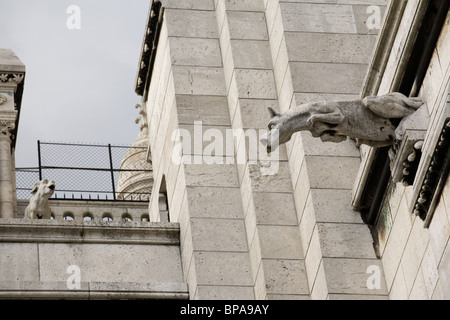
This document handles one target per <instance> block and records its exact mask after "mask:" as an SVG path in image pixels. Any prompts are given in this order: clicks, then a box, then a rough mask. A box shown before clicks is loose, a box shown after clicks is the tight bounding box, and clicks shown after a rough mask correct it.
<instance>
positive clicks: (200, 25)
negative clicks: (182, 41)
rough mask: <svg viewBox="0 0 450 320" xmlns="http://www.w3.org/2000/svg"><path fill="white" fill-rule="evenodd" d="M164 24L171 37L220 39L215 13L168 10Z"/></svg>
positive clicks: (165, 11) (165, 12) (165, 13)
mask: <svg viewBox="0 0 450 320" xmlns="http://www.w3.org/2000/svg"><path fill="white" fill-rule="evenodd" d="M164 24H166V25H167V30H168V35H169V37H188V38H189V37H192V38H219V34H218V32H217V21H216V15H215V12H214V11H201V10H179V9H170V8H167V9H166V10H164ZM186 26H189V27H186Z"/></svg>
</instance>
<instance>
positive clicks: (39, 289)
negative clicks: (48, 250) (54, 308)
mask: <svg viewBox="0 0 450 320" xmlns="http://www.w3.org/2000/svg"><path fill="white" fill-rule="evenodd" d="M5 298H7V299H32V298H37V299H58V300H59V299H188V298H189V294H188V288H187V284H185V283H169V282H157V283H135V282H93V281H92V282H83V281H82V282H81V283H80V289H72V290H70V289H68V288H67V283H66V282H63V281H20V282H18V281H14V282H12V281H0V299H5Z"/></svg>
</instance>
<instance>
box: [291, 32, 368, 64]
mask: <svg viewBox="0 0 450 320" xmlns="http://www.w3.org/2000/svg"><path fill="white" fill-rule="evenodd" d="M284 36H285V38H286V45H287V50H288V54H289V59H290V61H298V62H328V63H363V64H369V63H370V62H371V59H372V51H373V49H374V45H375V43H376V39H377V36H376V35H354V34H337V33H334V34H328V33H304V32H286V33H285V34H284Z"/></svg>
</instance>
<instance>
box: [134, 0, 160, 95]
mask: <svg viewBox="0 0 450 320" xmlns="http://www.w3.org/2000/svg"><path fill="white" fill-rule="evenodd" d="M163 12H164V10H163V8H162V5H161V2H160V1H159V0H156V1H152V4H151V5H150V12H149V14H148V18H147V24H146V29H145V34H144V40H143V42H142V49H141V56H140V59H139V65H138V71H137V75H136V83H135V92H136V93H137V94H138V95H139V96H142V95H143V94H144V92H145V88H146V84H147V83H149V81H150V78H151V74H152V69H153V64H154V59H155V55H156V49H157V47H158V37H159V30H160V25H161V23H162V15H163Z"/></svg>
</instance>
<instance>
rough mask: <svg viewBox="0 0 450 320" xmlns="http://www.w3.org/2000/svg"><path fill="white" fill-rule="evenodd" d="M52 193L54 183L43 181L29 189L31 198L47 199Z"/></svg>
mask: <svg viewBox="0 0 450 320" xmlns="http://www.w3.org/2000/svg"><path fill="white" fill-rule="evenodd" d="M54 191H55V181H53V180H48V179H44V180H41V181H38V182H36V183H35V184H34V186H33V188H32V189H31V194H32V195H33V196H36V195H38V196H40V197H43V198H47V199H48V198H50V197H51V196H52V195H53V192H54Z"/></svg>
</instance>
